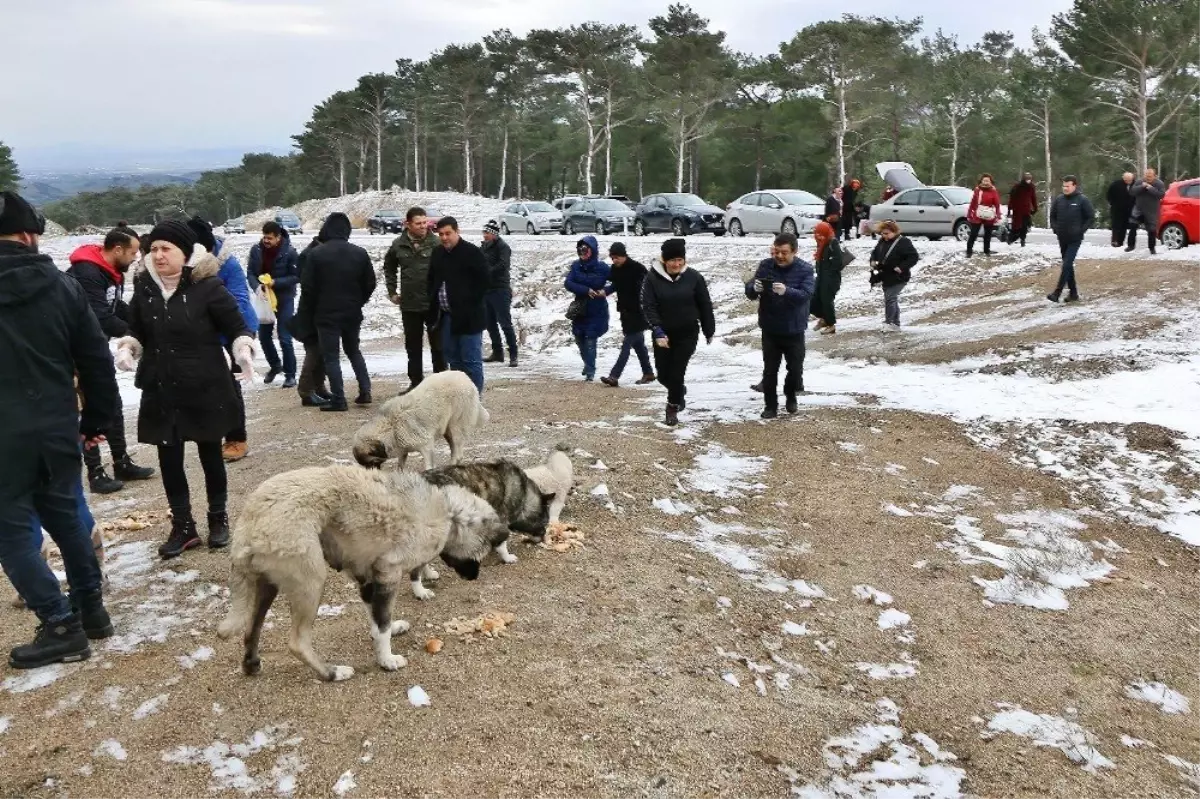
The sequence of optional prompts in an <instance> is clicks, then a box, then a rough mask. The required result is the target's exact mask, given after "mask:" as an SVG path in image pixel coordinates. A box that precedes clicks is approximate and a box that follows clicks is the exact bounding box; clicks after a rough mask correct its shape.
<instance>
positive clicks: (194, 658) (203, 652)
mask: <svg viewBox="0 0 1200 799" xmlns="http://www.w3.org/2000/svg"><path fill="white" fill-rule="evenodd" d="M215 654H216V651H214V650H213V648H212V647H211V646H202V647H200V648H199V649H197V650H196V651H195V652H193V653H191V654H190V655H181V656H179V657H177V658H175V659H176V660H177V661H179V665H180V666H182V667H183V668H185V669H194V668H195V667H196V666H197V664H200V663H203V662H204V661H206V660H212V657H213V655H215Z"/></svg>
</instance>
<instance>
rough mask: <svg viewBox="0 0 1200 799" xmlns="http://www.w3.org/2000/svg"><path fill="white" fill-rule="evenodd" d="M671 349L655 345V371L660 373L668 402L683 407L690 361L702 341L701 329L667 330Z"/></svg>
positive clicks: (659, 376) (660, 379) (659, 378)
mask: <svg viewBox="0 0 1200 799" xmlns="http://www.w3.org/2000/svg"><path fill="white" fill-rule="evenodd" d="M666 334H667V343H668V344H670V346H669V347H660V346H658V344H657V343H655V345H654V369H655V371H656V372H658V382H659V383H661V384H662V385H663V387H664V388H666V390H667V402H669V403H670V404H672V405H681V404H682V403H683V398H684V395H686V394H687V386H686V385H685V384H684V380H685V379H686V377H687V368H688V361H690V360H691V359H692V355H693V354H695V352H696V344H697V343H698V342H699V341H700V328H698V327H691V328H684V329H682V330H667V331H666Z"/></svg>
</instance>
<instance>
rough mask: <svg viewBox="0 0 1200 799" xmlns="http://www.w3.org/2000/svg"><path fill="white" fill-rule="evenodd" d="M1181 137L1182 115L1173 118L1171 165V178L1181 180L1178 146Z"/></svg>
mask: <svg viewBox="0 0 1200 799" xmlns="http://www.w3.org/2000/svg"><path fill="white" fill-rule="evenodd" d="M1182 139H1183V117H1177V118H1176V120H1175V161H1174V163H1172V165H1171V175H1170V178H1171V180H1183V176H1182V175H1180V174H1179V146H1180V141H1181V140H1182Z"/></svg>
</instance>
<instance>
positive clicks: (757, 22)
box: [0, 0, 1070, 163]
mask: <svg viewBox="0 0 1200 799" xmlns="http://www.w3.org/2000/svg"><path fill="white" fill-rule="evenodd" d="M668 2H669V0H651V2H646V1H645V0H600V2H596V3H578V2H569V0H450V1H449V2H447V1H446V0H442V1H441V2H439V1H438V0H344V1H342V2H339V1H338V0H40V1H39V2H24V1H23V0H0V8H2V14H0V29H2V31H3V36H4V46H3V53H2V54H0V64H2V65H3V66H4V72H5V74H6V75H7V77H6V79H5V80H4V81H3V82H0V109H3V110H2V112H0V141H4V142H5V143H7V144H9V145H10V146H12V147H13V148H14V150H15V151H16V156H17V160H18V163H19V162H20V161H21V160H22V159H21V152H22V150H25V151H26V153H27V154H28V155H29V156H30V157H32V155H33V154H34V153H35V152H37V151H42V152H44V151H45V150H46V149H47V148H51V149H60V148H61V149H76V146H77V145H78V146H79V147H78V149H97V148H100V149H108V148H119V149H122V150H131V149H142V148H144V149H153V150H155V151H164V150H174V149H201V148H203V149H215V148H226V147H235V148H247V147H272V148H276V149H279V150H286V149H287V147H288V146H289V145H290V143H291V141H290V138H289V137H290V136H291V135H292V134H293V133H296V132H298V131H300V130H301V128H302V127H303V125H304V122H305V121H306V120H307V119H308V116H309V113H310V111H311V110H312V107H313V106H314V105H315V104H317V103H319V102H320V101H321V100H323V99H324V98H325V97H327V96H328V95H330V94H331V93H333V92H334V91H337V90H339V89H346V88H350V87H352V86H353V85H354V83H355V80H356V79H357V78H358V76H360V75H363V74H365V73H368V72H379V71H388V72H390V71H391V70H392V69H393V68H394V65H395V60H396V59H397V58H400V57H407V58H413V59H417V60H419V59H422V58H425V57H426V56H427V55H429V53H430V52H431V51H432V50H435V49H437V48H439V47H442V46H444V45H446V44H449V43H452V42H471V41H477V40H478V39H479V38H480V37H481V36H482V35H483V34H485V33H488V32H489V31H491V30H494V29H496V28H501V27H508V28H510V29H511V30H513V32H514V33H517V34H522V33H524V32H526V31H527V30H529V29H530V28H533V27H539V28H541V27H548V28H554V27H559V26H564V25H570V24H574V23H578V22H581V21H584V20H586V19H598V20H599V21H601V22H611V23H616V22H630V23H636V24H638V25H641V26H643V27H644V26H645V23H646V20H647V19H648V18H649V17H651V16H654V15H657V14H661V13H664V12H665V11H666V8H667V6H668ZM1069 5H1070V0H1010V2H1008V3H1003V4H999V5H997V4H994V3H993V4H984V5H983V6H981V5H979V4H978V3H970V2H962V0H921V2H913V3H903V4H902V3H896V2H890V1H889V0H857V2H855V3H853V4H850V5H847V4H844V3H837V2H833V3H829V2H813V1H812V0H692V2H691V6H692V7H693V8H694V9H696V10H697V11H698V12H699V13H700V14H702V15H703V16H705V17H708V18H709V19H710V20H711V24H712V26H713V27H714V28H718V29H721V30H724V31H726V33H727V34H728V42H729V44H730V46H731V47H732V48H734V49H735V50H741V51H745V52H757V53H765V52H770V51H773V50H775V49H776V48H777V47H778V45H779V43H780V42H781V41H783V40H785V39H790V38H791V36H792V34H793V33H794V32H795V31H796V30H797V29H799V28H800V27H803V26H804V25H806V24H808V23H811V22H816V21H819V20H821V19H828V18H830V17H833V16H835V15H836V14H837V13H840V11H841V10H852V11H853V12H854V13H856V14H860V15H870V14H879V15H896V14H897V13H898V12H899V11H901V10H902V9H904V8H905V7H907V8H909V9H912V11H911V15H914V16H915V15H916V14H917V13H918V9H919V13H920V14H921V15H922V16H923V17H924V19H925V21H926V26H927V27H928V28H930V29H932V28H936V27H938V26H941V27H943V28H944V29H945V30H947V31H948V32H951V33H955V34H957V35H958V36H959V40H960V41H961V42H963V43H973V42H975V41H977V40H978V39H979V37H980V36H981V35H982V34H983V33H984V32H985V31H987V30H989V29H992V28H997V27H1005V28H1008V29H1011V30H1012V31H1013V32H1014V33H1015V34H1016V36H1017V41H1018V43H1025V42H1028V39H1029V31H1030V29H1031V28H1033V27H1034V26H1035V25H1036V26H1038V27H1040V28H1042V29H1043V30H1044V29H1046V28H1047V27H1048V26H1049V23H1050V16H1051V14H1053V13H1054V12H1057V11H1062V10H1065V9H1066V8H1067V7H1068V6H1069ZM984 8H988V9H991V11H990V13H981V9H984ZM905 15H907V14H905ZM18 67H19V68H20V69H19V70H18ZM18 74H20V75H21V77H17V75H18ZM64 145H65V146H67V147H63V146H64Z"/></svg>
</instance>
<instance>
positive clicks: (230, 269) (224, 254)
mask: <svg viewBox="0 0 1200 799" xmlns="http://www.w3.org/2000/svg"><path fill="white" fill-rule="evenodd" d="M187 224H188V227H190V228H191V229H192V232H193V233H195V234H196V243H197V244H199V245H200V246H201V247H203V248H204V249H206V250H208V251H209V252H210V253H212V255H213V257H215V258H216V259H217V261H219V262H220V264H221V270H220V271H219V272H218V273H217V277H219V278H220V279H221V284H222V285H224V286H225V289H226V290H227V291H228V292H229V293H230V294H232V295H233V299H234V300H236V301H237V306H238V311H240V312H241V314H242V319H244V320H245V321H246V327H248V328H249V329H250V330H258V312H257V311H255V310H254V303H253V302H252V301H251V299H250V281H249V279H248V278H247V276H246V270H245V269H243V268H242V262H241V261H239V260H238V258H237V256H236V255H234V254H233V252H232V251H231V250H228V249H226V247H225V239H221V238H217V237H216V236H215V235H213V226H212V223H211V222H208V221H206V220H205V219H204V218H203V217H201V216H199V215H196V216H193V217H192V218H191V219H189V220H188V223H187ZM225 351H226V352H227V353H229V359H230V362H231V364H232V365H231V366H230V377H231V379H232V381H233V387H234V389H235V390H236V391H237V410H238V421H237V424H236V425H235V426H234V428H233V429H232V430H230V431H229V432H228V433H226V434H225V443H224V445H223V446H222V447H221V456H222V457H223V458H225V462H226V463H233V462H235V461H240V460H241V459H242V458H244V457H246V456H247V455H248V454H250V445H249V438H250V437H249V436H248V435H247V434H246V401H245V399H244V398H243V397H242V381H241V380H240V379H238V375H239V374H241V371H242V367H240V366H238V364H237V362H236V361H234V360H233V351H232V350H231V349H230V342H228V341H226V342H225Z"/></svg>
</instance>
